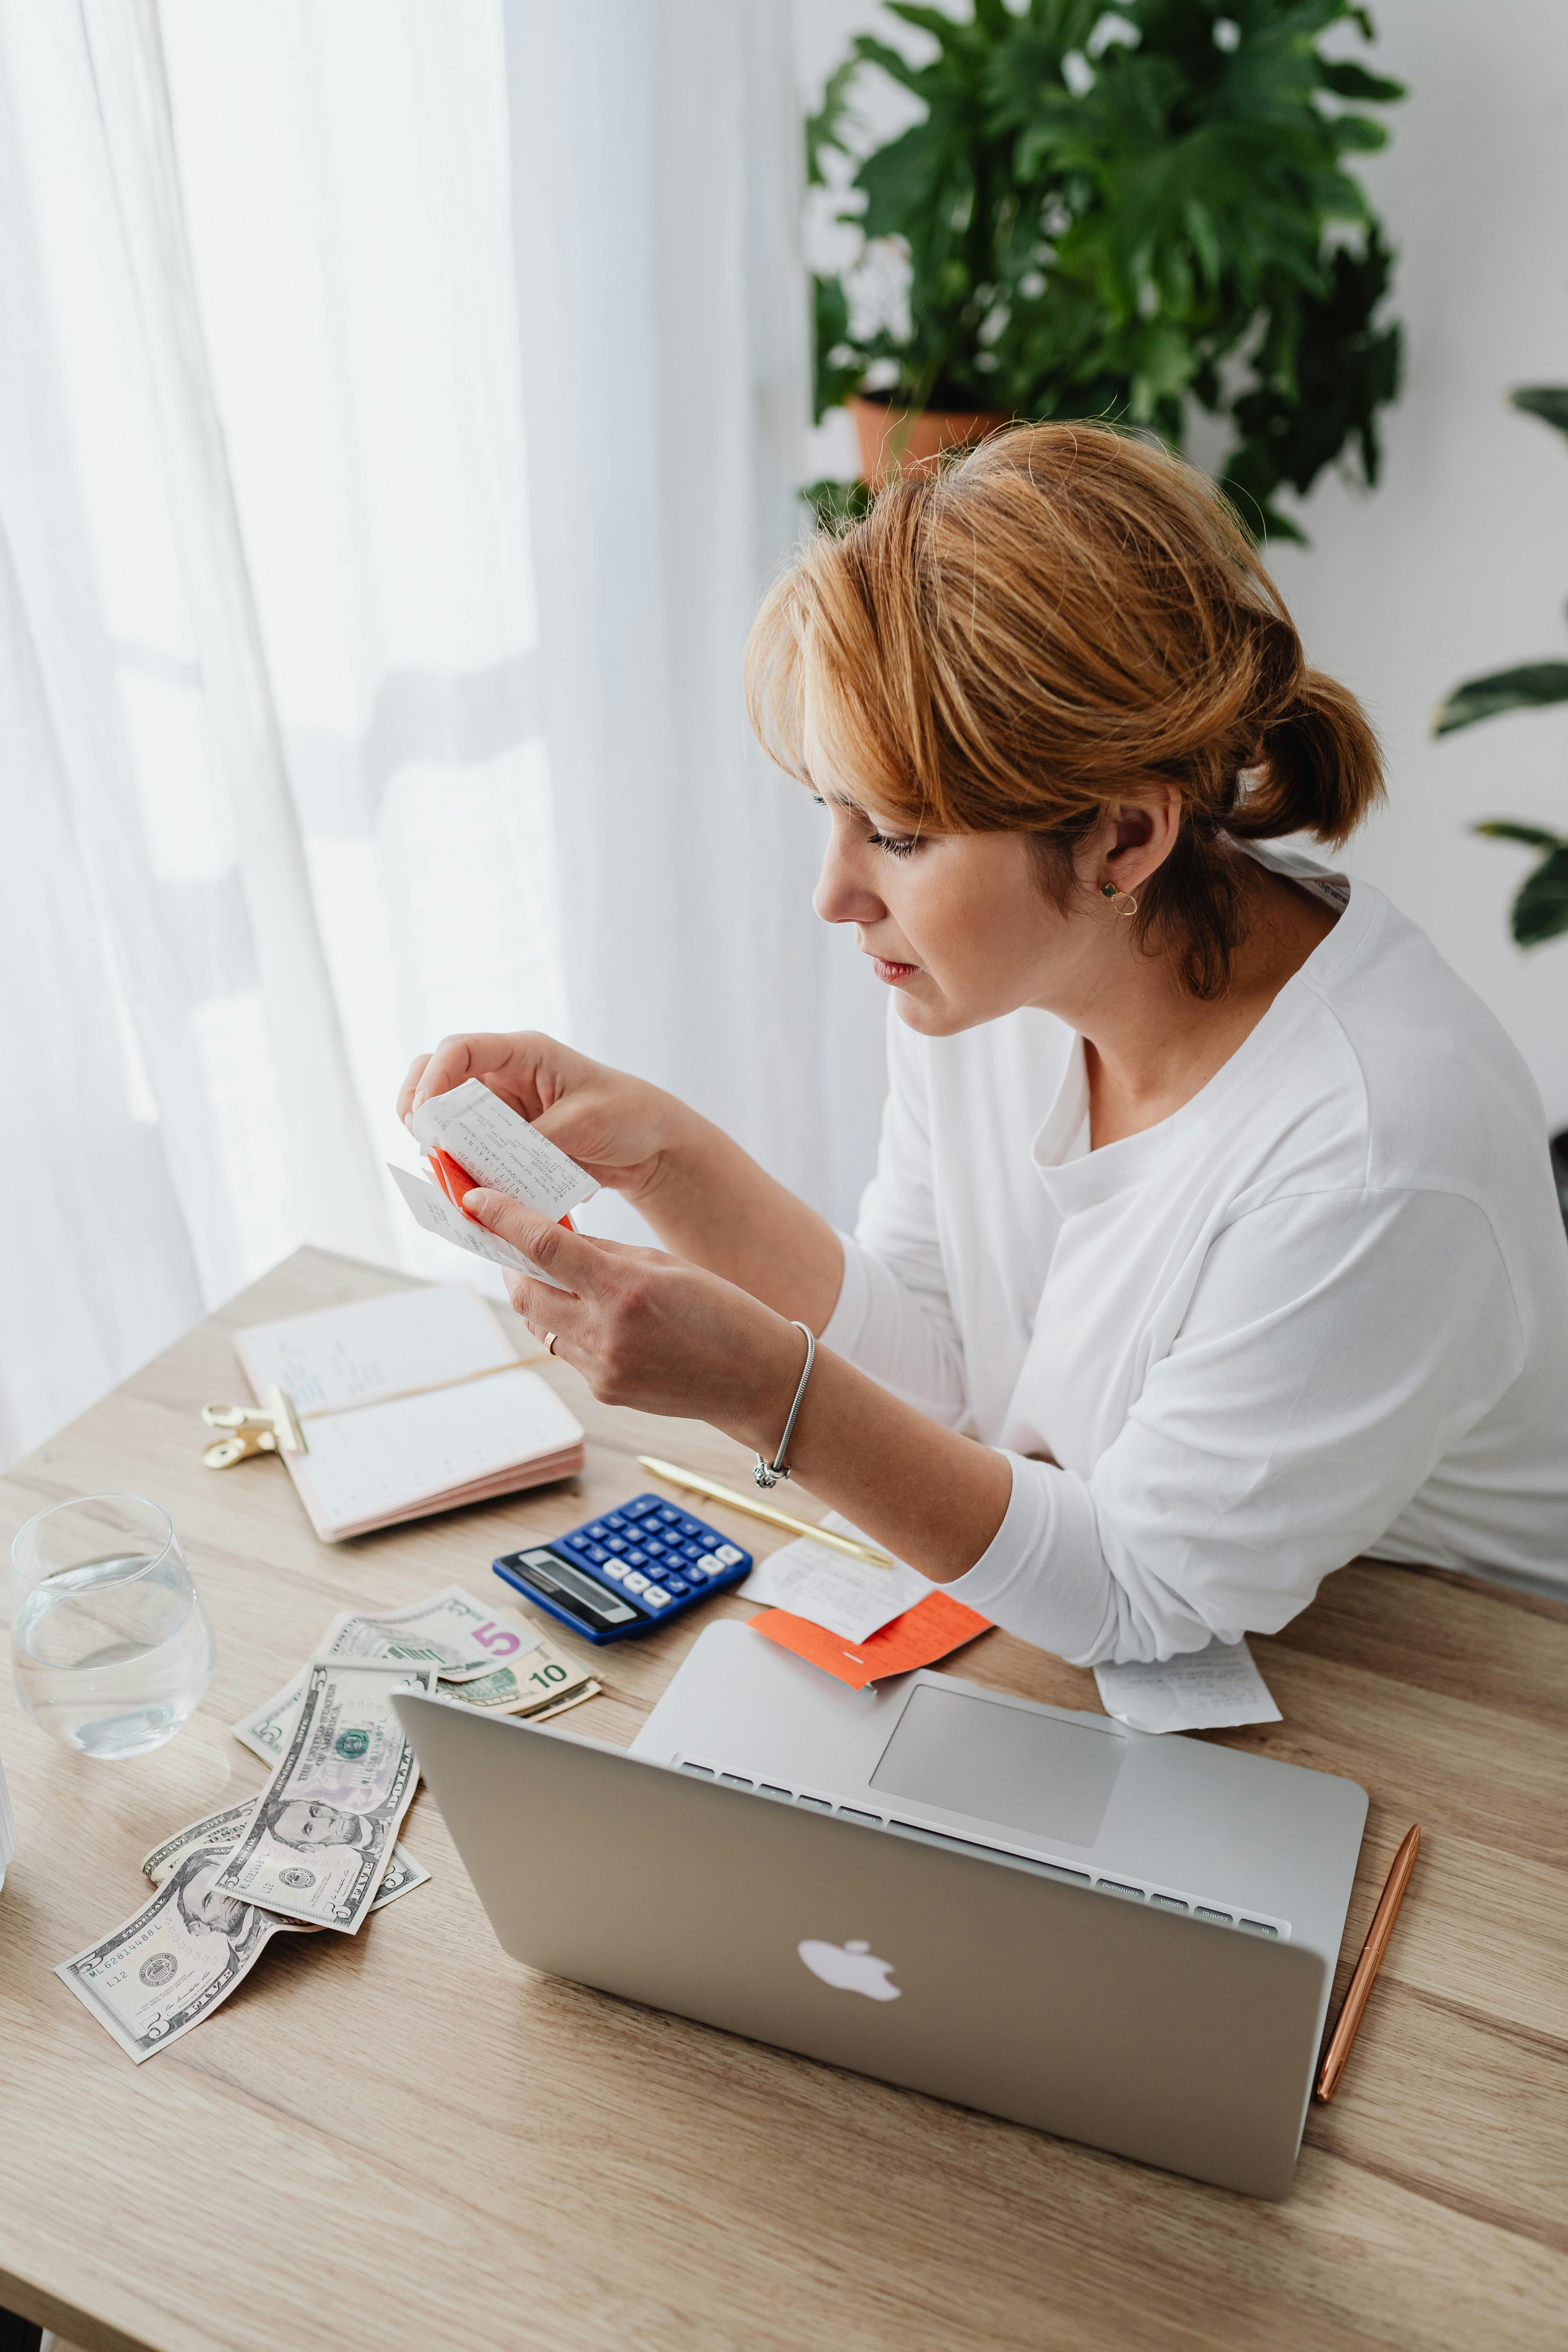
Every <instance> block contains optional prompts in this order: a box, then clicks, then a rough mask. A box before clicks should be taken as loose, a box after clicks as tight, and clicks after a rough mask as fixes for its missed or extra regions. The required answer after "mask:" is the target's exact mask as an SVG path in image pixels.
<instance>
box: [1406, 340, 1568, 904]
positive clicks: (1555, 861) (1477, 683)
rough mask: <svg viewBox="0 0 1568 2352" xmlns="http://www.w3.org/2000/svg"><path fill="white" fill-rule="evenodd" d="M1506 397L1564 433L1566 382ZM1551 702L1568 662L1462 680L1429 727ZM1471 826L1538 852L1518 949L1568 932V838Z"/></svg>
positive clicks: (1506, 824) (1524, 828) (1567, 423)
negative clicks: (1539, 857)
mask: <svg viewBox="0 0 1568 2352" xmlns="http://www.w3.org/2000/svg"><path fill="white" fill-rule="evenodd" d="M1509 397H1510V400H1511V401H1512V403H1513V405H1514V406H1515V408H1518V409H1521V410H1522V411H1523V413H1524V414H1525V415H1527V416H1539V417H1540V418H1542V421H1543V422H1544V423H1545V424H1547V425H1555V426H1556V428H1557V430H1558V432H1559V433H1561V434H1562V435H1563V436H1564V438H1568V384H1561V383H1542V384H1529V385H1526V386H1525V387H1524V389H1523V390H1522V391H1520V392H1515V393H1510V395H1509ZM1553 702H1568V661H1531V662H1521V663H1520V664H1519V665H1518V667H1516V668H1513V669H1499V670H1489V672H1488V673H1487V675H1486V676H1485V677H1472V678H1467V679H1466V681H1465V683H1464V685H1463V686H1457V687H1456V688H1454V691H1453V693H1452V694H1450V695H1449V697H1448V698H1447V701H1446V702H1445V703H1444V704H1443V705H1442V707H1441V709H1439V710H1438V713H1437V716H1436V719H1435V720H1434V721H1433V727H1432V731H1433V733H1434V734H1435V735H1452V734H1454V733H1455V732H1456V731H1457V730H1458V729H1459V728H1461V727H1474V726H1475V725H1476V724H1477V723H1478V722H1479V720H1480V719H1495V718H1496V717H1497V716H1498V714H1499V712H1500V711H1504V710H1541V709H1545V708H1546V707H1547V705H1549V704H1551V703H1553ZM1475 829H1476V831H1477V832H1478V833H1480V834H1485V835H1487V836H1488V837H1489V839H1490V840H1492V841H1517V842H1519V843H1520V844H1521V845H1522V846H1523V847H1524V848H1526V849H1536V850H1539V851H1541V853H1542V856H1541V861H1540V863H1539V865H1537V866H1535V867H1534V868H1533V869H1532V871H1531V873H1529V874H1527V875H1526V877H1525V878H1524V882H1523V885H1522V887H1521V889H1520V892H1519V895H1518V897H1517V898H1515V900H1514V902H1513V912H1512V918H1511V920H1512V925H1513V936H1514V938H1515V939H1516V940H1518V941H1519V944H1520V946H1521V948H1533V947H1539V946H1540V944H1541V942H1542V940H1554V939H1557V938H1558V937H1560V935H1561V934H1562V933H1563V932H1564V931H1568V837H1564V835H1562V834H1560V833H1549V832H1548V831H1547V830H1546V828H1545V827H1544V826H1542V825H1539V824H1514V823H1513V822H1512V820H1511V819H1509V818H1505V817H1493V818H1491V819H1489V821H1488V822H1487V823H1486V824H1478V825H1477V826H1476V828H1475Z"/></svg>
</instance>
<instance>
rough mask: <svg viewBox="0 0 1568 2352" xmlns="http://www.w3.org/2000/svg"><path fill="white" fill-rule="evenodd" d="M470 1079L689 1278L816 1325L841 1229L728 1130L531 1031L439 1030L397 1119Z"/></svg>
mask: <svg viewBox="0 0 1568 2352" xmlns="http://www.w3.org/2000/svg"><path fill="white" fill-rule="evenodd" d="M466 1078H478V1079H479V1080H480V1082H481V1083H482V1084H483V1085H485V1086H487V1087H489V1090H490V1092H491V1093H492V1094H494V1095H499V1096H500V1099H501V1101H502V1102H504V1103H510V1106H511V1108H512V1109H513V1110H515V1111H517V1112H519V1113H520V1114H521V1117H522V1118H526V1119H528V1120H529V1121H530V1122H531V1124H532V1125H533V1126H535V1127H537V1129H539V1132H540V1133H541V1135H544V1136H548V1137H549V1139H550V1140H551V1142H552V1143H553V1144H556V1145H557V1146H559V1148H560V1150H563V1152H564V1153H565V1154H566V1156H567V1158H568V1159H569V1160H575V1161H576V1163H577V1165H578V1167H579V1168H585V1169H586V1170H587V1171H588V1173H589V1175H590V1176H592V1177H593V1179H594V1181H595V1183H599V1184H606V1185H608V1186H609V1187H610V1188H611V1189H612V1191H614V1192H622V1193H624V1194H625V1195H626V1198H627V1200H629V1201H631V1202H634V1203H635V1204H636V1206H637V1209H638V1210H639V1211H640V1212H641V1213H642V1214H643V1216H644V1217H646V1218H647V1222H648V1223H649V1224H650V1225H651V1226H652V1227H653V1229H654V1231H655V1233H656V1234H658V1237H659V1240H660V1241H661V1242H663V1243H664V1244H665V1246H666V1247H667V1248H668V1249H670V1250H673V1251H674V1252H676V1254H677V1255H678V1257H679V1258H680V1259H682V1260H684V1261H685V1266H686V1271H687V1272H688V1273H689V1272H691V1271H692V1269H694V1268H696V1267H699V1266H702V1267H706V1268H707V1269H708V1271H709V1272H710V1274H714V1275H718V1276H721V1278H722V1286H724V1287H726V1288H728V1287H731V1286H739V1287H740V1288H741V1289H742V1290H746V1291H750V1292H751V1294H752V1298H753V1299H761V1300H763V1301H764V1302H765V1303H766V1305H767V1306H769V1307H783V1308H784V1312H785V1314H786V1315H789V1316H792V1317H793V1316H796V1315H798V1316H799V1317H800V1318H801V1320H802V1321H803V1322H805V1323H809V1324H810V1325H811V1327H812V1328H813V1329H814V1330H817V1331H820V1330H821V1328H822V1327H823V1325H824V1324H825V1323H826V1320H827V1318H828V1317H829V1316H830V1315H831V1314H832V1312H833V1302H834V1300H835V1299H836V1298H837V1296H838V1287H839V1284H840V1282H841V1281H842V1279H843V1275H844V1253H843V1251H842V1250H841V1249H840V1248H839V1245H838V1236H837V1234H835V1232H834V1230H833V1228H832V1226H831V1225H830V1224H828V1223H826V1220H825V1219H824V1218H822V1217H819V1216H818V1215H817V1213H816V1210H815V1209H808V1208H807V1207H806V1205H805V1202H804V1201H798V1200H796V1198H795V1195H794V1193H793V1192H786V1191H785V1190H784V1186H783V1185H782V1184H780V1183H778V1182H777V1181H775V1179H774V1178H773V1177H772V1176H770V1175H768V1174H767V1172H766V1171H765V1170H763V1169H761V1168H759V1167H758V1165H757V1163H756V1161H755V1160H752V1159H750V1158H749V1157H748V1156H747V1154H746V1153H745V1152H744V1151H742V1149H741V1147H740V1145H739V1144H738V1143H735V1142H733V1141H732V1140H731V1138H730V1137H729V1136H727V1135H726V1134H725V1133H724V1132H723V1129H721V1128H717V1127H715V1126H713V1124H712V1123H711V1121H710V1120H709V1119H705V1118H700V1116H699V1114H698V1113H697V1112H696V1111H694V1110H690V1109H689V1108H687V1106H686V1104H685V1103H683V1102H679V1101H678V1100H677V1098H676V1097H675V1096H674V1095H669V1094H666V1093H665V1091H664V1089H663V1087H653V1086H649V1085H648V1084H647V1081H646V1080H645V1079H642V1078H633V1077H628V1076H626V1073H625V1071H623V1070H612V1069H610V1068H608V1067H607V1066H606V1065H605V1063H603V1062H591V1061H590V1060H589V1059H588V1056H587V1055H586V1054H574V1052H573V1051H572V1048H571V1047H570V1046H569V1045H557V1044H556V1042H555V1040H554V1038H553V1037H545V1036H542V1035H541V1034H539V1032H538V1031H536V1030H524V1031H522V1032H521V1033H520V1034H515V1035H512V1036H498V1035H494V1034H475V1035H473V1036H463V1037H444V1038H443V1039H442V1040H441V1043H440V1044H439V1045H437V1048H436V1051H435V1052H434V1053H433V1054H421V1055H418V1056H417V1057H416V1060H415V1062H414V1065H413V1066H412V1068H411V1069H410V1070H409V1073H408V1076H406V1077H405V1079H404V1081H403V1090H402V1092H401V1094H400V1095H399V1096H398V1097H397V1112H398V1117H399V1118H403V1119H407V1118H408V1117H409V1116H410V1114H411V1113H412V1112H413V1111H414V1110H415V1109H416V1108H417V1107H418V1105H419V1104H421V1103H426V1102H428V1101H429V1100H430V1098H431V1097H432V1096H433V1095H441V1094H446V1093H447V1091H448V1090H449V1089H450V1088H451V1087H460V1086H461V1085H462V1084H463V1082H464V1080H465V1079H466ZM497 1230H498V1231H499V1230H500V1228H499V1227H498V1229H497ZM530 1255H535V1253H533V1252H532V1251H531V1252H530ZM552 1328H553V1327H552ZM799 1336H800V1335H799V1333H798V1332H797V1333H796V1334H795V1339H797V1340H798V1339H799ZM690 1409H693V1410H694V1408H690ZM663 1410H666V1411H668V1412H686V1411H687V1410H689V1408H688V1407H686V1406H684V1405H673V1404H672V1405H669V1406H668V1407H665V1408H663Z"/></svg>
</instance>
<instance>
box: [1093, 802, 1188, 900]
mask: <svg viewBox="0 0 1568 2352" xmlns="http://www.w3.org/2000/svg"><path fill="white" fill-rule="evenodd" d="M1105 814H1106V817H1107V820H1108V823H1109V827H1110V842H1109V845H1108V846H1107V848H1106V851H1105V863H1106V866H1107V867H1108V869H1109V871H1110V876H1111V877H1112V879H1113V880H1114V881H1115V882H1116V884H1117V886H1118V887H1119V888H1121V889H1123V890H1136V889H1137V888H1138V887H1139V886H1140V884H1142V883H1144V882H1147V881H1148V879H1149V877H1150V876H1151V875H1152V874H1157V873H1158V872H1159V870H1160V868H1161V866H1163V864H1164V862H1165V860H1166V858H1167V857H1169V856H1170V854H1171V852H1172V850H1173V849H1174V847H1175V845H1176V835H1177V834H1178V833H1179V832H1180V831H1181V827H1182V795H1181V793H1179V792H1178V790H1177V789H1176V787H1175V785H1174V784H1161V785H1157V786H1156V787H1155V789H1154V790H1153V791H1152V792H1151V793H1141V794H1140V795H1139V797H1138V798H1137V800H1135V801H1113V802H1112V803H1111V804H1110V807H1109V808H1108V809H1107V810H1106V812H1105Z"/></svg>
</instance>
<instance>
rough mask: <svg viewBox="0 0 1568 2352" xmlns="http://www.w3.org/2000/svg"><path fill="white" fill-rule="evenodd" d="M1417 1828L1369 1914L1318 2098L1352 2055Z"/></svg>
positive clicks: (1416, 1843)
mask: <svg viewBox="0 0 1568 2352" xmlns="http://www.w3.org/2000/svg"><path fill="white" fill-rule="evenodd" d="M1420 1845H1421V1832H1420V1831H1419V1830H1418V1829H1413V1830H1406V1831H1405V1835H1404V1837H1403V1838H1402V1839H1401V1840H1400V1844H1399V1852H1398V1853H1396V1854H1395V1855H1394V1868H1393V1869H1392V1870H1391V1871H1390V1872H1389V1874H1388V1884H1387V1885H1385V1886H1384V1890H1383V1893H1382V1895H1380V1896H1379V1898H1378V1905H1377V1908H1376V1910H1375V1911H1374V1912H1373V1915H1372V1925H1371V1927H1369V1928H1368V1929H1367V1931H1366V1941H1365V1943H1364V1944H1363V1946H1362V1948H1361V1958H1360V1959H1359V1960H1358V1961H1357V1962H1356V1964H1355V1972H1354V1974H1353V1975H1352V1978H1351V1980H1350V1984H1349V1986H1348V1988H1347V1990H1346V1992H1345V2005H1344V2007H1343V2008H1342V2010H1341V2011H1340V2018H1339V2023H1338V2024H1337V2025H1336V2026H1335V2028H1334V2031H1333V2035H1332V2038H1331V2041H1330V2042H1329V2046H1328V2049H1327V2050H1326V2051H1325V2052H1324V2053H1323V2063H1322V2066H1321V2069H1320V2071H1319V2074H1318V2085H1317V2096H1318V2097H1319V2098H1320V2099H1331V2098H1332V2097H1333V2095H1334V2093H1335V2091H1336V2090H1337V2089H1338V2088H1339V2081H1340V2076H1341V2075H1342V2074H1343V2073H1344V2071H1345V2061H1346V2059H1347V2058H1348V2057H1349V2056H1350V2054H1351V2043H1352V2042H1353V2041H1354V2040H1355V2037H1356V2028H1357V2027H1358V2026H1359V2025H1360V2023H1361V2015H1362V2011H1363V2009H1364V2008H1365V2007H1366V2003H1367V1996H1368V1994H1369V1993H1370V1992H1371V1990H1372V1988H1373V1979H1375V1977H1376V1975H1377V1971H1378V1969H1379V1968H1380V1967H1381V1966H1382V1964H1383V1956H1384V1952H1385V1951H1386V1950H1387V1949H1388V1939H1389V1937H1390V1936H1391V1935H1392V1934H1393V1933H1394V1921H1395V1919H1397V1917H1398V1916H1399V1906H1400V1905H1401V1904H1402V1903H1403V1902H1404V1900H1405V1888H1406V1887H1407V1886H1408V1885H1409V1884H1410V1874H1411V1872H1412V1871H1413V1870H1414V1869H1415V1856H1416V1854H1417V1853H1418V1852H1419V1850H1420Z"/></svg>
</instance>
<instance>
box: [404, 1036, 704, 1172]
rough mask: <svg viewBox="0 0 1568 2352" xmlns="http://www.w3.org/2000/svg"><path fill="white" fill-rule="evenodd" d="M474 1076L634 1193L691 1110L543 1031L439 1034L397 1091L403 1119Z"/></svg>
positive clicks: (581, 1162)
mask: <svg viewBox="0 0 1568 2352" xmlns="http://www.w3.org/2000/svg"><path fill="white" fill-rule="evenodd" d="M468 1078H478V1079H479V1081H480V1083H481V1084H482V1085H484V1086H487V1087H489V1090H490V1092H491V1093H492V1094H495V1095H499V1096H500V1098H501V1100H502V1102H504V1103H509V1104H510V1106H511V1108H512V1109H513V1110H515V1111H518V1112H520V1113H521V1116H522V1117H523V1118H526V1119H527V1120H529V1121H530V1123H531V1125H532V1126H534V1127H536V1128H537V1129H539V1132H540V1134H541V1135H542V1136H546V1137H548V1138H549V1139H550V1141H551V1142H552V1143H553V1144H555V1145H556V1146H557V1147H558V1149H559V1150H562V1151H564V1152H565V1154H566V1156H567V1158H568V1159H569V1160H575V1161H576V1162H577V1165H578V1167H579V1168H583V1169H585V1170H586V1171H587V1172H588V1174H589V1175H590V1176H592V1177H593V1179H594V1181H595V1183H598V1184H605V1185H608V1186H609V1187H610V1189H611V1190H612V1191H614V1192H624V1193H626V1196H627V1197H628V1199H630V1200H633V1201H636V1200H637V1199H638V1198H639V1197H641V1196H642V1195H644V1194H646V1193H647V1192H649V1191H651V1189H652V1188H653V1186H654V1185H655V1183H656V1182H657V1181H658V1176H659V1173H660V1171H661V1168H662V1166H663V1164H664V1160H665V1155H666V1154H667V1153H668V1151H670V1150H671V1149H672V1148H673V1147H674V1145H675V1144H676V1142H677V1140H678V1139H679V1135H680V1133H681V1131H682V1129H683V1128H684V1127H686V1126H689V1125H690V1124H692V1123H693V1121H692V1114H691V1113H690V1112H689V1111H688V1110H687V1109H686V1107H685V1105H684V1104H682V1103H680V1102H679V1101H677V1099H676V1097H674V1096H673V1095H668V1094H666V1093H665V1092H664V1090H663V1089H662V1087H653V1086H649V1085H648V1084H647V1082H646V1080H644V1079H642V1078H633V1077H628V1076H626V1072H625V1071H624V1070H612V1069H610V1068H608V1067H607V1066H605V1064H604V1063H603V1062H591V1061H590V1060H589V1059H588V1056H587V1055H585V1054H575V1053H574V1052H573V1050H572V1048H571V1047H570V1046H569V1045H558V1044H557V1043H556V1041H555V1039H554V1038H553V1037H546V1036H544V1035H543V1034H542V1033H541V1032H540V1031H538V1030H522V1031H520V1032H517V1033H515V1034H511V1035H510V1036H506V1035H496V1034H484V1033H481V1034H475V1035H472V1036H462V1037H443V1038H442V1040H441V1043H440V1044H439V1045H437V1048H436V1050H435V1052H434V1053H433V1054H416V1055H415V1057H414V1060H413V1062H412V1064H411V1065H410V1066H409V1071H408V1076H406V1077H405V1079H404V1081H403V1087H402V1091H401V1092H400V1093H399V1095H398V1097H397V1115H398V1117H399V1118H401V1119H403V1120H404V1121H405V1122H406V1121H407V1119H408V1118H409V1115H410V1113H411V1112H413V1111H414V1110H416V1109H417V1108H418V1107H419V1105H420V1104H421V1103H425V1102H428V1101H429V1099H430V1097H432V1096H433V1095H442V1094H446V1093H447V1092H449V1090H450V1089H451V1088H452V1087H460V1086H461V1085H462V1084H463V1083H464V1081H465V1079H468Z"/></svg>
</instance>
